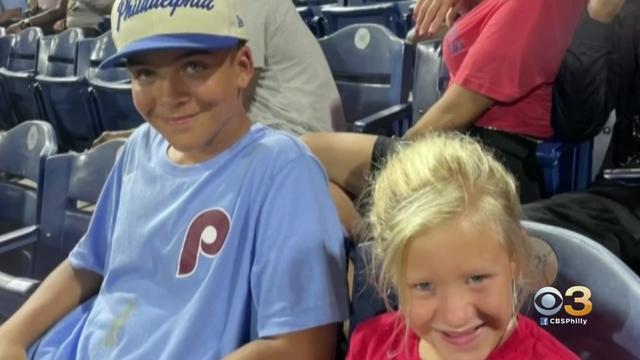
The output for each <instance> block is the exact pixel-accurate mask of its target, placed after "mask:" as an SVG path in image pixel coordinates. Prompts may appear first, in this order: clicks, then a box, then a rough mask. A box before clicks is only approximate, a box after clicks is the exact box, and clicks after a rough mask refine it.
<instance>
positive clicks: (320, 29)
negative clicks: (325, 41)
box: [296, 6, 326, 38]
mask: <svg viewBox="0 0 640 360" xmlns="http://www.w3.org/2000/svg"><path fill="white" fill-rule="evenodd" d="M296 9H297V10H298V14H299V15H300V17H301V18H302V21H304V23H305V25H307V27H308V28H309V30H311V33H313V35H314V36H315V37H317V38H321V37H323V36H324V35H325V34H326V30H325V28H326V20H325V19H324V18H323V17H322V15H321V14H320V15H317V14H316V11H318V12H319V11H320V10H314V9H315V8H314V7H311V6H302V7H298V8H296Z"/></svg>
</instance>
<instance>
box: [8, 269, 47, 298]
mask: <svg viewBox="0 0 640 360" xmlns="http://www.w3.org/2000/svg"><path fill="white" fill-rule="evenodd" d="M39 285H40V281H39V280H35V279H29V278H23V277H17V276H13V275H9V274H7V273H4V272H2V271H0V291H1V292H4V293H8V294H11V295H14V296H18V297H24V298H26V297H28V296H29V295H31V294H32V293H33V292H34V291H35V290H36V289H37V288H38V286H39Z"/></svg>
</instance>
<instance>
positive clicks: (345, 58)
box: [319, 24, 413, 123]
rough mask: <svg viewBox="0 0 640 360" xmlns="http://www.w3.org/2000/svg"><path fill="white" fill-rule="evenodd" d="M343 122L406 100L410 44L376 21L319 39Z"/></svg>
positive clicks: (354, 119)
mask: <svg viewBox="0 0 640 360" xmlns="http://www.w3.org/2000/svg"><path fill="white" fill-rule="evenodd" d="M319 42H320V46H321V48H322V50H323V52H324V55H325V57H326V58H327V61H328V63H329V68H330V69H331V73H332V74H333V77H334V79H335V81H336V85H337V87H338V91H339V93H340V97H341V99H342V105H343V109H344V113H345V117H346V120H347V123H353V122H355V121H356V120H358V119H361V118H363V117H365V116H367V115H371V114H373V113H375V112H377V111H380V110H383V109H386V108H388V107H390V106H392V105H398V104H401V103H403V102H406V101H407V99H408V94H409V87H410V80H409V78H410V76H409V70H408V69H410V68H411V63H412V62H413V53H412V47H410V46H408V45H407V44H405V42H404V41H403V40H401V39H399V38H398V37H396V36H395V35H394V34H393V33H391V31H389V30H388V29H387V28H385V27H383V26H381V25H376V24H362V25H351V26H348V27H346V28H343V29H341V30H339V31H337V32H335V33H334V34H331V35H329V36H327V37H325V38H322V39H320V40H319Z"/></svg>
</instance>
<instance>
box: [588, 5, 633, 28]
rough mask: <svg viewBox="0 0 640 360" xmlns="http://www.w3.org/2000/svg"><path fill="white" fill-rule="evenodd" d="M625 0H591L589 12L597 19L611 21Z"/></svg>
mask: <svg viewBox="0 0 640 360" xmlns="http://www.w3.org/2000/svg"><path fill="white" fill-rule="evenodd" d="M624 2H625V0H589V5H587V12H588V13H589V16H590V17H591V18H592V19H593V20H596V21H599V22H603V23H610V22H611V21H613V19H614V18H615V17H616V15H618V13H619V12H620V10H622V6H624Z"/></svg>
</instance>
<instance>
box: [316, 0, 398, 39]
mask: <svg viewBox="0 0 640 360" xmlns="http://www.w3.org/2000/svg"><path fill="white" fill-rule="evenodd" d="M322 15H323V16H324V18H325V19H327V34H331V33H334V32H336V31H338V30H340V29H342V28H345V27H347V26H349V25H354V24H379V25H382V26H384V27H386V28H387V29H389V30H391V31H392V32H393V33H395V34H396V36H398V37H400V38H404V37H405V36H406V35H407V28H406V26H405V21H404V17H403V16H402V12H401V11H400V8H399V7H398V5H397V4H394V3H385V4H373V5H362V6H326V7H324V8H322Z"/></svg>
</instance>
